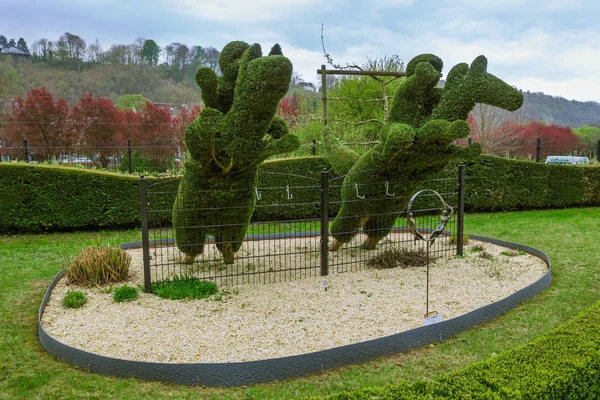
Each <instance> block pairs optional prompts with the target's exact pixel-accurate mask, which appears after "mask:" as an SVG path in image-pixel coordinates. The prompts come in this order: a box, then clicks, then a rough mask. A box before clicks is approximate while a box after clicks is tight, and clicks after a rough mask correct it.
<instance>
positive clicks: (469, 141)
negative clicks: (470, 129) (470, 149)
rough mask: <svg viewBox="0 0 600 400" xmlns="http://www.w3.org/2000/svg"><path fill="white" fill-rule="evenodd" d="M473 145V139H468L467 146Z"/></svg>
mask: <svg viewBox="0 0 600 400" xmlns="http://www.w3.org/2000/svg"><path fill="white" fill-rule="evenodd" d="M472 143H473V139H471V138H468V139H467V144H468V145H469V146H470V145H471V144H472Z"/></svg>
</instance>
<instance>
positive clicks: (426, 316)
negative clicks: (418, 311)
mask: <svg viewBox="0 0 600 400" xmlns="http://www.w3.org/2000/svg"><path fill="white" fill-rule="evenodd" d="M430 245H431V242H430V241H427V299H426V303H427V305H426V307H425V308H426V309H425V318H428V317H429V248H430Z"/></svg>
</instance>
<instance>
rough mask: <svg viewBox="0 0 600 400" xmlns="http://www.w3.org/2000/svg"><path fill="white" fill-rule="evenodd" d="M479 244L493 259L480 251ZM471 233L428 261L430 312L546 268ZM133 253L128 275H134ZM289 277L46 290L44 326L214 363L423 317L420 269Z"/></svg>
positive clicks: (489, 297) (130, 350)
mask: <svg viewBox="0 0 600 400" xmlns="http://www.w3.org/2000/svg"><path fill="white" fill-rule="evenodd" d="M474 246H483V248H484V250H485V251H486V252H487V253H489V254H491V255H492V258H493V260H489V259H484V258H482V257H481V256H480V254H481V252H472V251H470V250H471V249H472V248H473V247H474ZM507 251H510V250H508V249H506V248H502V247H499V246H495V245H491V244H486V243H480V242H476V241H473V240H471V241H470V242H469V244H468V245H467V246H466V251H465V254H466V256H465V257H462V258H457V257H452V258H449V259H438V260H437V261H436V262H435V263H434V264H432V265H431V267H430V294H429V296H430V306H429V308H430V310H436V311H437V312H439V313H441V314H442V315H443V318H444V319H450V318H454V317H457V316H459V315H462V314H465V313H467V312H469V311H472V310H474V309H477V308H480V307H482V306H484V305H486V304H489V303H491V302H494V301H497V300H500V299H502V298H504V297H506V296H508V295H510V294H512V293H514V292H515V291H517V290H519V289H521V288H523V287H525V286H527V285H529V284H531V283H533V282H534V281H535V280H537V279H539V278H540V277H541V276H542V275H543V274H544V273H545V272H546V265H545V263H544V262H543V261H542V260H540V259H538V258H537V257H534V256H531V255H528V254H527V255H519V254H517V253H515V252H513V255H512V256H508V255H504V254H501V252H507ZM140 252H141V251H140V250H132V251H130V253H131V254H132V258H133V260H134V262H135V264H136V265H135V267H134V268H133V276H132V278H131V280H130V282H128V283H129V284H130V285H131V284H137V283H139V282H141V281H142V274H141V265H140V260H141V257H140V255H139V254H138V253H140ZM328 280H329V288H328V290H327V291H325V290H324V289H323V288H322V286H321V278H320V277H309V278H306V279H301V280H296V281H292V282H281V283H272V284H266V285H265V284H260V285H241V286H236V287H233V288H229V289H227V290H226V291H225V293H224V294H222V295H219V296H217V297H216V298H215V297H213V298H211V299H205V300H194V301H173V300H163V299H160V298H158V297H157V296H154V295H150V294H145V293H140V295H139V298H138V299H137V300H134V301H131V302H126V303H120V304H119V303H115V302H113V300H112V295H111V294H109V293H105V292H106V291H105V290H104V291H103V290H102V289H99V288H93V289H87V288H80V287H74V286H73V285H71V286H67V285H66V282H65V279H63V280H61V281H60V282H59V283H58V285H57V286H56V288H55V289H54V292H53V295H52V297H51V299H50V302H49V303H48V306H47V307H46V311H45V313H44V315H43V319H42V323H43V326H44V328H45V329H46V331H47V332H48V333H49V334H50V335H52V336H53V337H55V338H56V339H58V340H60V341H62V342H63V343H66V344H69V345H71V346H74V347H77V348H80V349H84V350H86V351H90V352H93V353H97V354H101V355H104V356H109V357H115V358H122V359H130V360H139V361H155V362H172V363H199V362H202V363H216V362H236V361H250V360H260V359H265V358H275V357H283V356H290V355H296V354H303V353H308V352H313V351H317V350H324V349H328V348H331V347H337V346H343V345H347V344H352V343H357V342H361V341H365V340H370V339H375V338H378V337H382V336H387V335H391V334H394V333H398V332H402V331H405V330H408V329H412V328H416V327H419V326H421V325H422V324H423V317H424V314H425V293H426V287H425V286H426V285H425V283H426V272H425V267H418V268H417V267H412V268H405V269H403V268H393V269H383V270H379V269H365V270H362V271H358V272H347V273H342V274H336V275H330V276H328ZM68 289H77V290H83V291H85V292H87V294H88V303H87V304H86V305H85V306H84V307H83V308H81V309H78V310H69V309H65V308H64V307H62V306H61V304H60V302H61V300H62V298H63V297H64V295H65V293H66V292H67V290H68Z"/></svg>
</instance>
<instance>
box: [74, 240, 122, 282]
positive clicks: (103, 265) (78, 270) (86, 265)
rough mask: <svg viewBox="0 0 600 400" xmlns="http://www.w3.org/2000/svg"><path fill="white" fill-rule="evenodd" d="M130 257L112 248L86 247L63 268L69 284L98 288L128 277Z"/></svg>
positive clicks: (118, 249) (116, 248)
mask: <svg viewBox="0 0 600 400" xmlns="http://www.w3.org/2000/svg"><path fill="white" fill-rule="evenodd" d="M130 266H131V257H130V256H129V254H127V253H126V252H125V251H123V250H121V249H120V248H118V247H114V246H104V245H103V246H88V247H86V248H84V249H83V250H82V251H81V252H80V253H79V254H78V255H77V256H76V257H75V258H74V259H73V261H72V262H71V263H70V264H69V265H68V266H67V267H66V268H65V275H66V276H67V280H68V283H69V284H73V283H75V284H78V285H83V286H98V285H105V284H108V283H117V282H122V281H124V280H125V279H127V278H128V277H129V267H130Z"/></svg>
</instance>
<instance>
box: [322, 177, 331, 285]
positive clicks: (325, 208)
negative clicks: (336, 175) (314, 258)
mask: <svg viewBox="0 0 600 400" xmlns="http://www.w3.org/2000/svg"><path fill="white" fill-rule="evenodd" d="M328 274H329V172H328V171H327V170H326V169H324V170H323V171H322V172H321V276H325V275H328Z"/></svg>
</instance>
